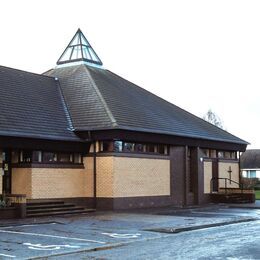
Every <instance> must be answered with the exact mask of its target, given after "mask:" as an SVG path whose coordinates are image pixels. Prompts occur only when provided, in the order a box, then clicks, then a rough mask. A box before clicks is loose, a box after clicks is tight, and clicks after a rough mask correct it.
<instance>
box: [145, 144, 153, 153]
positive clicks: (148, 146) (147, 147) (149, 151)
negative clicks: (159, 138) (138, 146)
mask: <svg viewBox="0 0 260 260" xmlns="http://www.w3.org/2000/svg"><path fill="white" fill-rule="evenodd" d="M146 152H148V153H154V152H155V145H154V144H147V145H146Z"/></svg>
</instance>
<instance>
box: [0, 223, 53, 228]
mask: <svg viewBox="0 0 260 260" xmlns="http://www.w3.org/2000/svg"><path fill="white" fill-rule="evenodd" d="M56 224H57V223H46V224H30V225H29V224H28V225H15V226H7V227H1V229H9V228H20V227H36V226H42V225H56Z"/></svg>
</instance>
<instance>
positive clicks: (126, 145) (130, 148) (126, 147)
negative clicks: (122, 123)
mask: <svg viewBox="0 0 260 260" xmlns="http://www.w3.org/2000/svg"><path fill="white" fill-rule="evenodd" d="M132 151H134V143H124V152H132Z"/></svg>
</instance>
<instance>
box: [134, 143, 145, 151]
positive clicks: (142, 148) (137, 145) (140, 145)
mask: <svg viewBox="0 0 260 260" xmlns="http://www.w3.org/2000/svg"><path fill="white" fill-rule="evenodd" d="M135 152H138V153H142V152H144V145H143V144H135Z"/></svg>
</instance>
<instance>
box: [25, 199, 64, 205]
mask: <svg viewBox="0 0 260 260" xmlns="http://www.w3.org/2000/svg"><path fill="white" fill-rule="evenodd" d="M26 204H27V206H36V205H52V204H60V205H62V204H64V201H62V200H38V201H27V203H26Z"/></svg>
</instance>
